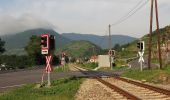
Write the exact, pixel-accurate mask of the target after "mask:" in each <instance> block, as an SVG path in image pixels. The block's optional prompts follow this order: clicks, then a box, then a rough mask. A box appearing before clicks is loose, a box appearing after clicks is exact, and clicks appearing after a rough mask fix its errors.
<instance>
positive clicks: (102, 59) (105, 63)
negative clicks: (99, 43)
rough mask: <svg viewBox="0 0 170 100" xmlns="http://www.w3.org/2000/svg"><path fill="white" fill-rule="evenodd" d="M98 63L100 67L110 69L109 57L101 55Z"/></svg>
mask: <svg viewBox="0 0 170 100" xmlns="http://www.w3.org/2000/svg"><path fill="white" fill-rule="evenodd" d="M112 62H113V61H112ZM98 63H99V67H110V61H109V55H99V56H98Z"/></svg>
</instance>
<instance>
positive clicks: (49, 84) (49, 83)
mask: <svg viewBox="0 0 170 100" xmlns="http://www.w3.org/2000/svg"><path fill="white" fill-rule="evenodd" d="M47 85H48V86H51V82H50V71H49V72H48V84H47Z"/></svg>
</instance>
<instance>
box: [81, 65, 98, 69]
mask: <svg viewBox="0 0 170 100" xmlns="http://www.w3.org/2000/svg"><path fill="white" fill-rule="evenodd" d="M80 66H81V67H83V68H85V69H89V70H92V69H95V68H96V67H98V63H83V64H80Z"/></svg>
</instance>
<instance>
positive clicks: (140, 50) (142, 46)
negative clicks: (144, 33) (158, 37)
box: [137, 41, 145, 71]
mask: <svg viewBox="0 0 170 100" xmlns="http://www.w3.org/2000/svg"><path fill="white" fill-rule="evenodd" d="M137 48H138V54H139V62H140V70H141V71H142V70H143V67H142V63H143V62H144V59H143V55H144V50H145V42H144V41H139V42H138V43H137Z"/></svg>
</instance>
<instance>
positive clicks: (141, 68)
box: [140, 60, 143, 71]
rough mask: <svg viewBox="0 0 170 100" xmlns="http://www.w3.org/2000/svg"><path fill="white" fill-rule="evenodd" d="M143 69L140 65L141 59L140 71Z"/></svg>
mask: <svg viewBox="0 0 170 100" xmlns="http://www.w3.org/2000/svg"><path fill="white" fill-rule="evenodd" d="M142 70H143V67H142V60H141V61H140V71H142Z"/></svg>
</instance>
